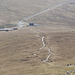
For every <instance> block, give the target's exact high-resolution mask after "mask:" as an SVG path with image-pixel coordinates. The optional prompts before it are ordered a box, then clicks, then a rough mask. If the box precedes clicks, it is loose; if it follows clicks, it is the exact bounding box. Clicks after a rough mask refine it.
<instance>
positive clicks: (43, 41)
mask: <svg viewBox="0 0 75 75" xmlns="http://www.w3.org/2000/svg"><path fill="white" fill-rule="evenodd" d="M37 37H41V36H39V35H37ZM41 41H42V47H41V48H39V49H40V50H41V49H43V48H45V46H46V44H45V37H44V36H42V39H41ZM47 50H48V52H49V53H50V54H49V55H48V56H47V57H46V59H45V60H43V62H47V61H49V58H50V57H51V56H52V54H53V52H52V51H51V49H50V48H47Z"/></svg>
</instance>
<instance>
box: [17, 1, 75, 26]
mask: <svg viewBox="0 0 75 75" xmlns="http://www.w3.org/2000/svg"><path fill="white" fill-rule="evenodd" d="M74 2H75V0H71V1H65V2H61V3H57V4H55V5H52V6H50V7H48V8H46V9H45V10H43V11H41V12H38V13H36V14H34V15H31V16H29V17H27V18H24V19H22V20H21V21H19V22H18V26H20V27H21V25H22V22H23V21H27V20H29V19H31V18H34V17H36V16H38V15H41V14H43V13H45V12H47V11H50V10H54V9H56V8H57V7H59V6H61V5H64V4H69V3H74Z"/></svg>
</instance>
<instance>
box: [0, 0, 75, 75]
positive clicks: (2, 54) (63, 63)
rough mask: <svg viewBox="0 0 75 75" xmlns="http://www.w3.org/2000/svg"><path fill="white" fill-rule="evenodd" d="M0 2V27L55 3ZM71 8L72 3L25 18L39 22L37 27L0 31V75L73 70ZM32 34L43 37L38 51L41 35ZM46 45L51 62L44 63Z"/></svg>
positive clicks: (58, 74)
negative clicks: (50, 51) (43, 45)
mask: <svg viewBox="0 0 75 75" xmlns="http://www.w3.org/2000/svg"><path fill="white" fill-rule="evenodd" d="M0 1H1V0H0ZM62 1H65V0H56V2H62ZM66 1H67V0H66ZM1 2H2V3H1ZM1 2H0V3H1V5H0V6H1V7H0V10H1V11H0V14H1V16H0V25H4V26H5V25H6V24H17V22H18V21H19V20H21V19H22V18H23V17H27V16H30V15H31V14H33V13H36V12H39V11H41V9H45V8H46V7H48V6H50V5H53V4H55V3H56V2H55V1H54V0H47V1H46V0H43V1H42V0H41V1H40V0H36V1H34V0H31V1H30V0H27V1H26V0H19V1H17V0H12V1H10V0H7V1H5V0H2V1H1ZM28 4H29V5H28ZM32 4H33V5H32ZM66 7H68V8H66ZM74 8H75V6H74V4H67V5H63V6H61V7H59V8H57V9H56V10H53V11H49V12H47V13H44V14H42V15H40V16H38V17H36V18H34V19H31V20H29V22H35V23H40V24H42V25H41V26H37V27H26V28H21V29H19V30H17V31H10V32H0V75H64V74H65V73H66V71H69V70H73V71H74V70H75V26H74V23H75V22H74V20H75V19H74V17H75V14H74V12H75V11H74V10H73V9H74ZM4 11H5V12H4ZM65 12H66V13H65ZM60 15H62V16H60ZM36 35H40V36H41V37H42V36H45V43H46V47H45V48H44V49H42V50H40V49H39V48H40V47H41V46H42V42H41V37H39V38H38V37H37V36H36ZM47 47H49V48H51V50H52V51H53V55H52V56H51V58H49V61H52V62H47V63H44V62H42V61H43V60H44V59H45V58H46V57H47V55H48V54H49V52H48V50H47ZM33 54H37V55H35V56H34V55H33ZM67 64H71V65H72V66H67Z"/></svg>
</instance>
